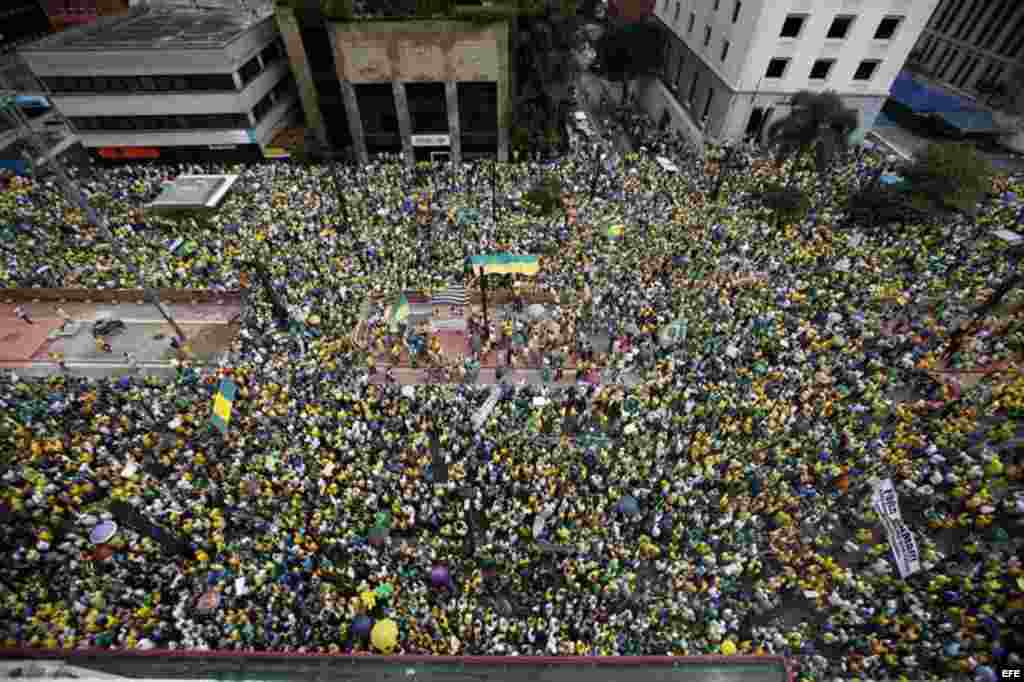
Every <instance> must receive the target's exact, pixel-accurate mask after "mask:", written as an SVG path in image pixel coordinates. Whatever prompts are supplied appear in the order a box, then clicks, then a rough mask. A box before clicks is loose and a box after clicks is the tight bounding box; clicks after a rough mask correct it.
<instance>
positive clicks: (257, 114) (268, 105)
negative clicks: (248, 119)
mask: <svg viewBox="0 0 1024 682" xmlns="http://www.w3.org/2000/svg"><path fill="white" fill-rule="evenodd" d="M272 95H273V91H271V92H268V93H267V94H266V95H264V96H263V99H261V100H260V101H259V102H257V103H256V106H255V107H253V109H252V117H253V118H255V119H256V122H257V123H259V122H260V121H262V120H263V119H264V118H265V117H266V115H267V114H269V113H270V110H271V109H273V108H274V100H273V97H272Z"/></svg>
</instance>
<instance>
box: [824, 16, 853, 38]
mask: <svg viewBox="0 0 1024 682" xmlns="http://www.w3.org/2000/svg"><path fill="white" fill-rule="evenodd" d="M852 24H853V17H851V16H838V17H836V18H835V19H833V20H832V25H831V26H829V27H828V33H827V34H825V37H826V38H828V39H829V40H843V39H844V38H846V36H847V34H849V32H850V26H851V25H852Z"/></svg>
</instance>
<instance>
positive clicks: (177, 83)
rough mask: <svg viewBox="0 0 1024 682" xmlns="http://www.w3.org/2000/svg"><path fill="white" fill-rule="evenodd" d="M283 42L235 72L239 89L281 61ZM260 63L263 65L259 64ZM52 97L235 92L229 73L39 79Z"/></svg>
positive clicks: (283, 51)
mask: <svg viewBox="0 0 1024 682" xmlns="http://www.w3.org/2000/svg"><path fill="white" fill-rule="evenodd" d="M284 57H285V49H284V41H283V40H282V39H281V38H280V37H279V38H278V39H277V40H275V41H274V42H272V43H270V44H269V45H267V46H266V47H265V48H263V51H262V52H260V53H259V54H258V55H256V56H254V57H253V58H252V59H250V60H249V61H248V62H246V63H245V64H244V65H243V66H242V68H241V69H240V70H239V76H240V77H241V81H242V87H245V86H246V85H248V84H249V83H251V82H252V81H253V80H254V79H255V78H256V77H257V76H259V75H260V73H262V72H263V71H265V70H266V69H267V67H269V66H270V65H271V64H273V63H275V62H277V61H278V60H281V59H284ZM261 59H262V61H263V63H262V65H261V64H260V60H261ZM42 81H43V83H45V84H46V87H47V88H49V89H50V92H55V93H67V94H77V93H116V94H122V93H135V92H235V91H236V90H237V88H236V87H235V79H234V77H233V76H232V75H231V74H230V73H213V74H188V75H173V74H169V75H165V76H58V77H48V78H43V79H42Z"/></svg>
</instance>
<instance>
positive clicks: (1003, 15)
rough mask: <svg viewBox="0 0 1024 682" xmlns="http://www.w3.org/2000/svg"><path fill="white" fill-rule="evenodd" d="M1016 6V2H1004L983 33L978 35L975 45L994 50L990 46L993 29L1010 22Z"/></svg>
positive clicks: (993, 14)
mask: <svg viewBox="0 0 1024 682" xmlns="http://www.w3.org/2000/svg"><path fill="white" fill-rule="evenodd" d="M1016 4H1017V3H1016V0H1003V4H1002V5H1001V6H1000V8H999V10H998V11H996V12H992V15H991V16H990V17H989V20H988V23H987V24H985V26H984V28H982V29H981V33H979V34H978V37H977V39H976V40H975V41H974V44H975V45H980V46H981V47H984V48H986V49H989V50H990V49H992V47H993V46H992V45H991V44H989V39H990V38H991V37H992V29H994V28H995V27H996V26H1002V25H1003V24H1004V23H1005V22H1007V21H1009V20H1010V16H1011V15H1012V14H1013V8H1014V7H1015V6H1016Z"/></svg>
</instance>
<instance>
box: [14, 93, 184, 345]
mask: <svg viewBox="0 0 1024 682" xmlns="http://www.w3.org/2000/svg"><path fill="white" fill-rule="evenodd" d="M0 111H3V112H4V113H6V114H7V116H8V117H9V118H10V120H11V121H12V122H13V123H14V126H15V128H21V129H23V130H25V131H26V132H27V133H28V138H27V139H28V140H29V144H30V145H31V147H32V151H33V152H34V153H35V154H36V157H37V158H45V157H46V147H45V145H43V143H42V142H41V140H40V139H39V138H40V135H39V133H38V132H37V131H36V130H35V129H33V128H32V125H31V124H30V123H29V122H28V120H27V119H26V118H25V116H24V114H22V113H21V111H20V110H19V109H18V107H17V105H16V104H15V100H14V94H13V93H11V92H10V91H7V92H4V93H3V95H0ZM49 164H50V167H51V168H52V169H53V172H54V174H55V175H56V176H57V184H59V185H60V188H61V189H62V190H63V191H64V196H65V197H67V200H68V201H69V202H70V203H71V204H72V205H74V206H77V207H78V208H79V209H81V211H82V213H83V214H84V215H85V217H86V219H87V220H88V221H89V224H90V225H92V226H93V227H94V228H96V231H97V232H99V234H100V235H102V236H103V238H104V239H105V240H107V242H108V243H109V244H110V250H111V252H113V254H114V255H115V256H116V257H117V258H118V260H120V261H121V263H122V264H123V265H124V267H126V268H127V269H128V271H129V272H131V273H132V274H133V275H135V279H136V280H137V281H138V283H139V285H140V286H141V287H142V289H143V292H144V294H143V297H144V298H145V300H146V302H147V303H152V304H153V305H154V306H155V307H156V309H157V310H158V311H159V312H160V315H161V316H162V317H163V318H164V320H166V321H167V324H169V325H171V328H173V329H174V333H175V334H176V335H177V336H178V340H179V341H180V342H181V343H185V341H186V338H185V332H183V331H182V330H181V327H179V326H178V323H177V322H175V321H174V318H172V317H171V314H170V313H169V312H168V311H167V309H166V308H165V307H164V305H163V303H161V302H160V296H159V294H158V293H157V291H156V289H154V288H152V287H150V286H147V285H146V283H145V282H144V281H143V277H142V272H141V271H140V270H139V268H138V267H137V266H136V265H135V263H133V262H132V261H131V259H130V258H129V257H128V255H127V254H126V253H125V252H124V251H123V250H122V249H121V245H120V244H118V242H117V237H115V236H114V234H113V233H112V232H111V231H110V228H109V227H107V224H106V221H104V220H101V218H100V216H99V215H98V214H97V213H96V210H95V209H93V207H92V206H91V205H89V200H88V199H86V197H85V193H84V192H82V190H81V189H80V188H78V187H76V186H75V184H74V182H73V181H72V180H71V178H69V177H68V174H67V173H66V172H65V171H64V166H63V164H62V163H61V161H60V159H59V158H58V157H57V155H56V154H54V156H53V157H52V158H51V159H50V160H49Z"/></svg>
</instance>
